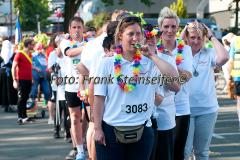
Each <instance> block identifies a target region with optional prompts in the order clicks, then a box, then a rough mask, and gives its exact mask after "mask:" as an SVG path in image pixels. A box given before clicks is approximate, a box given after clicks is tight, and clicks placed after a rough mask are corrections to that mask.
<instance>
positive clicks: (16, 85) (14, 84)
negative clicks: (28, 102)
mask: <svg viewBox="0 0 240 160" xmlns="http://www.w3.org/2000/svg"><path fill="white" fill-rule="evenodd" d="M13 88H15V89H18V81H17V80H14V81H13Z"/></svg>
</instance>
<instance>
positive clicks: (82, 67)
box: [77, 62, 89, 76]
mask: <svg viewBox="0 0 240 160" xmlns="http://www.w3.org/2000/svg"><path fill="white" fill-rule="evenodd" d="M77 70H78V71H79V73H80V74H82V75H84V76H88V75H89V70H88V69H87V67H85V65H84V64H83V63H81V62H80V63H79V64H78V65H77Z"/></svg>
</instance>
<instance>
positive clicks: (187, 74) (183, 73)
mask: <svg viewBox="0 0 240 160" xmlns="http://www.w3.org/2000/svg"><path fill="white" fill-rule="evenodd" d="M178 73H179V76H182V78H184V77H185V79H186V82H188V81H189V79H191V78H192V73H191V72H189V71H186V70H183V69H180V68H178ZM186 82H185V83H186ZM182 84H184V83H183V82H182Z"/></svg>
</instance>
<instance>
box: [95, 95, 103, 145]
mask: <svg viewBox="0 0 240 160" xmlns="http://www.w3.org/2000/svg"><path fill="white" fill-rule="evenodd" d="M104 100H105V97H104V96H94V102H93V103H94V108H93V116H94V129H95V141H96V142H98V143H100V144H103V145H106V142H105V136H104V133H103V130H102V119H103V111H104Z"/></svg>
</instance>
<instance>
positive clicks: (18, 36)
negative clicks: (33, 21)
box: [15, 16, 22, 44]
mask: <svg viewBox="0 0 240 160" xmlns="http://www.w3.org/2000/svg"><path fill="white" fill-rule="evenodd" d="M21 40H22V33H21V26H20V21H19V16H17V20H16V28H15V44H18V43H19V42H20V41H21Z"/></svg>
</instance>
